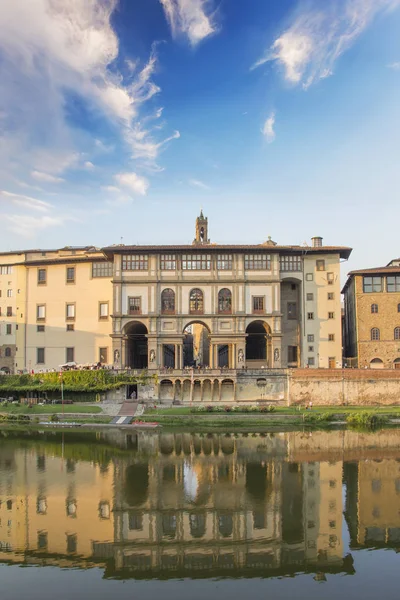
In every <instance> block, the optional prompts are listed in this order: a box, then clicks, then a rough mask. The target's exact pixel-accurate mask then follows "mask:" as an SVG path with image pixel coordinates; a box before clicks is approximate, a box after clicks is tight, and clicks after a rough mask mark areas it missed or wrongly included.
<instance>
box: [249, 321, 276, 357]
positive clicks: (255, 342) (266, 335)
mask: <svg viewBox="0 0 400 600" xmlns="http://www.w3.org/2000/svg"><path fill="white" fill-rule="evenodd" d="M246 334H247V337H246V360H262V361H267V358H268V357H269V354H270V353H269V352H268V346H269V345H270V344H271V328H270V327H269V325H268V324H267V323H265V322H264V321H253V322H252V323H250V324H249V325H248V326H247V329H246Z"/></svg>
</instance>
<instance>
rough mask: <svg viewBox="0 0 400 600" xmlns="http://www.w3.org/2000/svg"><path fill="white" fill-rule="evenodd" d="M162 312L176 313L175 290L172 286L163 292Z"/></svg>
mask: <svg viewBox="0 0 400 600" xmlns="http://www.w3.org/2000/svg"><path fill="white" fill-rule="evenodd" d="M161 312H162V314H163V315H174V314H175V292H174V290H171V288H166V289H165V290H163V291H162V292H161Z"/></svg>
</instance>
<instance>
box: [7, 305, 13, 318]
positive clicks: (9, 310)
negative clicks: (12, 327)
mask: <svg viewBox="0 0 400 600" xmlns="http://www.w3.org/2000/svg"><path fill="white" fill-rule="evenodd" d="M12 314H13V312H12V306H7V317H12Z"/></svg>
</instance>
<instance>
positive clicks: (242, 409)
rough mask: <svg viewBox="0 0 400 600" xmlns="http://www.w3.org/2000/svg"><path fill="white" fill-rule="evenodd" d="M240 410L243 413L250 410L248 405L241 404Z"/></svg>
mask: <svg viewBox="0 0 400 600" xmlns="http://www.w3.org/2000/svg"><path fill="white" fill-rule="evenodd" d="M241 412H244V413H248V412H250V406H242V408H241Z"/></svg>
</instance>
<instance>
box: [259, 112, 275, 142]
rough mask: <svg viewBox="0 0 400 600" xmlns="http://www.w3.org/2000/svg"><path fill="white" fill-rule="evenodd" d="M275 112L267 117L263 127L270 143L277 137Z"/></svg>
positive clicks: (263, 131)
mask: <svg viewBox="0 0 400 600" xmlns="http://www.w3.org/2000/svg"><path fill="white" fill-rule="evenodd" d="M274 126H275V113H273V112H272V113H271V114H270V115H269V117H268V118H267V119H266V121H265V123H264V127H263V128H262V133H263V135H264V137H265V139H266V140H267V142H268V143H269V144H271V143H272V142H273V141H274V139H275V131H274Z"/></svg>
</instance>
